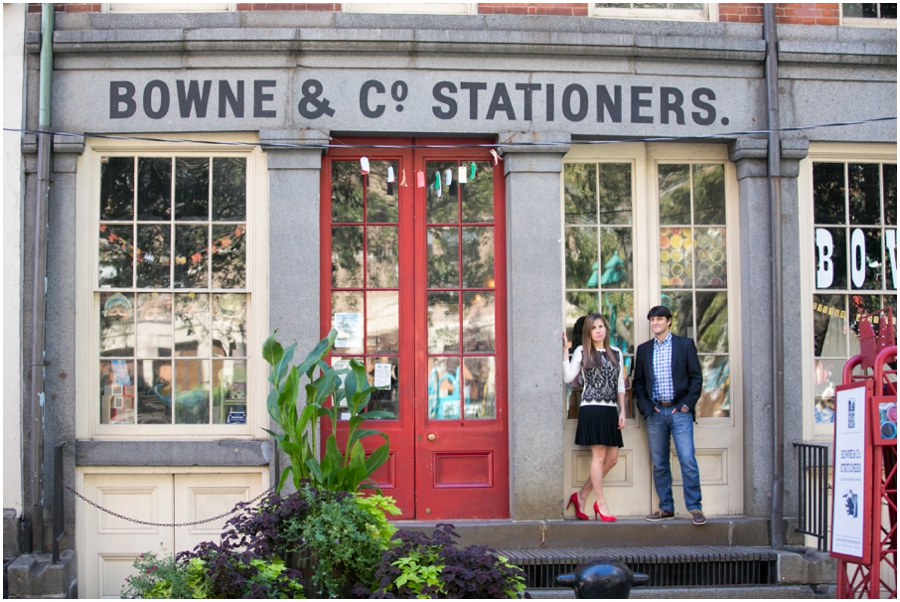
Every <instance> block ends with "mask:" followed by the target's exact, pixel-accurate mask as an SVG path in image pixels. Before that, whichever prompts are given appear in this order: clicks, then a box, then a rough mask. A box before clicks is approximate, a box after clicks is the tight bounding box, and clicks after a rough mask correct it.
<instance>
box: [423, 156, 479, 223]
mask: <svg viewBox="0 0 900 602" xmlns="http://www.w3.org/2000/svg"><path fill="white" fill-rule="evenodd" d="M458 166H459V164H458V163H457V162H456V161H429V162H427V163H426V164H425V189H426V190H427V191H428V195H427V208H426V218H427V220H428V223H429V224H448V223H450V224H452V223H458V222H459V196H458V186H453V192H452V193H451V190H450V186H447V170H448V169H449V170H451V172H452V176H451V178H452V180H451V183H452V182H455V181H456V180H457V178H458ZM476 178H477V176H476ZM438 184H440V185H439V186H438ZM465 186H468V184H466V185H465Z"/></svg>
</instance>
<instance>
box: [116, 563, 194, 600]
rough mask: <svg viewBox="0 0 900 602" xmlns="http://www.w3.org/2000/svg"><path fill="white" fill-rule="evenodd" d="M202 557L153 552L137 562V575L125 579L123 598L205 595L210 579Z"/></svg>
mask: <svg viewBox="0 0 900 602" xmlns="http://www.w3.org/2000/svg"><path fill="white" fill-rule="evenodd" d="M204 564H205V563H204V562H203V561H202V560H200V559H199V558H191V559H179V558H176V557H174V556H165V557H162V558H160V557H158V556H157V555H156V554H154V553H152V552H150V553H147V554H141V555H140V556H138V557H137V559H136V560H135V561H134V565H133V566H134V568H135V569H137V574H136V575H132V576H131V577H128V578H126V579H125V586H124V587H123V588H122V592H121V594H120V597H122V598H144V599H182V598H206V597H208V594H209V580H208V579H207V577H206V573H205V570H204V569H205V567H204Z"/></svg>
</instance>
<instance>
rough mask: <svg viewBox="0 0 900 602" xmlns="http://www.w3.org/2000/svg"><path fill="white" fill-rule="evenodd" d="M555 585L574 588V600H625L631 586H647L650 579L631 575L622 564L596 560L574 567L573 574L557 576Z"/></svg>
mask: <svg viewBox="0 0 900 602" xmlns="http://www.w3.org/2000/svg"><path fill="white" fill-rule="evenodd" d="M556 583H557V584H559V585H562V586H564V587H572V588H575V597H576V598H597V599H601V600H602V599H607V600H609V599H613V598H627V597H628V595H629V594H630V593H631V587H632V586H633V585H647V584H648V583H650V577H648V576H647V575H643V574H641V573H632V572H631V569H630V568H628V565H626V564H625V563H623V562H619V561H618V560H615V559H613V558H598V559H597V560H591V561H588V562H585V563H582V564H579V565H578V566H577V567H575V572H573V573H566V574H565V575H557V577H556Z"/></svg>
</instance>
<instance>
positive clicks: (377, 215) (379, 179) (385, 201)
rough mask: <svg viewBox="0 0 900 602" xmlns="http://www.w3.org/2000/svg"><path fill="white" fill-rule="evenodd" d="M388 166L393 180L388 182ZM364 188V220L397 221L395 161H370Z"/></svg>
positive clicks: (396, 167)
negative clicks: (391, 171)
mask: <svg viewBox="0 0 900 602" xmlns="http://www.w3.org/2000/svg"><path fill="white" fill-rule="evenodd" d="M388 167H390V168H391V169H392V170H393V173H394V181H393V182H390V183H388ZM367 180H368V182H367V183H368V187H367V188H366V220H367V221H369V222H396V221H397V186H398V182H399V181H400V180H399V167H398V163H397V162H396V161H371V162H370V163H369V175H368V177H367Z"/></svg>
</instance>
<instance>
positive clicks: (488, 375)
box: [462, 357, 497, 420]
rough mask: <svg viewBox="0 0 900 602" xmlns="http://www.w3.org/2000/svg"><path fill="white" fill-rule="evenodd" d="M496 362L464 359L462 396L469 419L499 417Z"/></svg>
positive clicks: (488, 359) (492, 359) (489, 359)
mask: <svg viewBox="0 0 900 602" xmlns="http://www.w3.org/2000/svg"><path fill="white" fill-rule="evenodd" d="M494 362H495V360H494V358H493V357H467V358H464V359H463V384H462V394H463V403H464V408H465V417H466V418H467V419H481V420H488V419H493V418H496V417H497V403H496V387H495V381H496V371H495V369H494Z"/></svg>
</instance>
